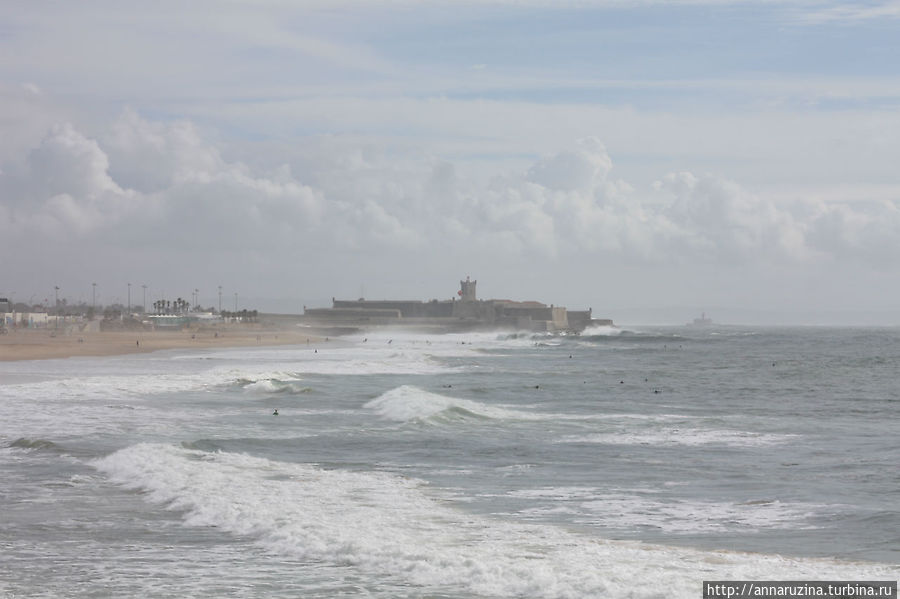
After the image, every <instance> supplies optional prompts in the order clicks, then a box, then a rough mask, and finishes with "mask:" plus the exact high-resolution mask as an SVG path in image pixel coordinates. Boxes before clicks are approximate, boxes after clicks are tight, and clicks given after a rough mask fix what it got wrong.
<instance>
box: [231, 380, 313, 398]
mask: <svg viewBox="0 0 900 599" xmlns="http://www.w3.org/2000/svg"><path fill="white" fill-rule="evenodd" d="M301 380H302V379H299V378H296V379H281V378H262V379H246V378H242V379H238V380H237V381H235V385H237V386H238V387H240V388H241V389H243V390H245V391H254V392H261V393H277V394H286V395H299V394H301V393H309V392H311V391H312V387H307V386H305V385H302V384H301V383H300V381H301Z"/></svg>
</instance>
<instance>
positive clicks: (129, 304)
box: [125, 283, 131, 314]
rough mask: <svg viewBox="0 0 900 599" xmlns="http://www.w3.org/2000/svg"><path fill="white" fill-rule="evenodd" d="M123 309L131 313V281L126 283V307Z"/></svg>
mask: <svg viewBox="0 0 900 599" xmlns="http://www.w3.org/2000/svg"><path fill="white" fill-rule="evenodd" d="M125 311H126V312H128V313H129V314H131V283H128V308H126V309H125Z"/></svg>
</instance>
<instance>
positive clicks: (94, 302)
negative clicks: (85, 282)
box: [91, 283, 97, 314]
mask: <svg viewBox="0 0 900 599" xmlns="http://www.w3.org/2000/svg"><path fill="white" fill-rule="evenodd" d="M96 311H97V283H91V314H93V313H94V312H96Z"/></svg>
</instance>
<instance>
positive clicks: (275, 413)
mask: <svg viewBox="0 0 900 599" xmlns="http://www.w3.org/2000/svg"><path fill="white" fill-rule="evenodd" d="M272 416H278V408H275V411H274V412H272Z"/></svg>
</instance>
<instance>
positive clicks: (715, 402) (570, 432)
mask: <svg viewBox="0 0 900 599" xmlns="http://www.w3.org/2000/svg"><path fill="white" fill-rule="evenodd" d="M363 339H364V338H363V337H362V336H359V337H353V338H348V339H341V340H332V341H330V342H328V343H321V344H319V345H318V346H317V347H306V346H299V347H278V348H240V349H231V350H215V351H213V350H210V351H193V352H191V351H181V350H173V351H165V352H157V353H153V354H147V355H135V356H123V357H116V358H103V359H100V358H97V359H94V358H80V359H70V360H62V361H44V362H19V363H4V364H0V478H2V480H3V481H4V485H3V486H2V488H0V501H2V504H3V505H4V514H3V517H2V525H0V547H2V552H3V556H4V557H3V562H4V568H3V569H2V571H0V594H7V595H9V596H12V597H20V596H22V597H30V596H79V597H106V596H113V595H114V596H144V597H164V596H174V595H184V596H194V597H218V596H243V597H273V596H274V597H296V596H304V597H323V598H324V597H340V596H348V597H349V596H373V597H382V598H388V597H446V598H450V597H452V598H471V597H658V596H662V595H666V596H674V597H698V596H700V582H701V581H702V580H711V579H782V580H802V579H819V580H839V579H889V580H890V579H897V577H898V575H900V567H898V561H900V560H898V547H900V536H898V535H900V533H898V531H900V511H898V508H897V506H898V505H900V496H898V493H900V485H898V483H900V479H898V476H900V474H898V470H897V468H896V465H897V463H900V443H898V439H897V435H896V430H895V426H894V425H893V422H894V418H895V416H896V407H897V405H898V403H897V402H898V401H900V396H898V391H897V388H896V385H895V384H894V373H895V372H896V370H897V367H898V366H900V350H898V347H900V330H897V329H894V328H868V329H854V328H842V329H833V328H747V327H712V328H689V327H632V328H628V327H626V328H624V329H621V330H616V329H595V330H591V331H588V332H586V333H585V334H584V335H582V336H580V337H566V336H563V337H559V336H544V335H532V334H518V335H509V334H497V333H478V334H474V333H473V334H465V335H446V336H424V335H417V334H411V333H399V332H384V333H371V332H370V333H368V334H367V335H366V336H365V339H367V340H365V341H364V340H363ZM389 341H390V343H388V342H389ZM314 350H317V351H314ZM276 408H277V409H278V411H279V415H278V416H274V415H273V414H272V412H273V410H274V409H276Z"/></svg>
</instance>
